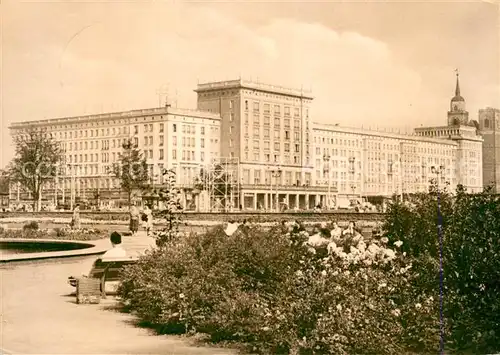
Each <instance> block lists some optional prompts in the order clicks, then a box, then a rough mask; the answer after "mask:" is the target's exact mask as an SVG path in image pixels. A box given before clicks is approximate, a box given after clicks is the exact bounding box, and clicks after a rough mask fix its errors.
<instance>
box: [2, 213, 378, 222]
mask: <svg viewBox="0 0 500 355" xmlns="http://www.w3.org/2000/svg"><path fill="white" fill-rule="evenodd" d="M71 216H72V212H1V213H0V223H2V219H7V218H16V219H21V218H22V219H25V220H26V221H27V222H28V221H30V220H36V219H39V218H58V219H59V218H69V219H70V218H71ZM179 216H180V217H181V219H182V220H183V221H186V222H189V221H212V222H229V221H232V220H234V221H239V222H242V221H243V220H245V219H246V220H247V221H249V222H260V223H265V222H276V221H283V220H284V221H293V220H297V221H300V222H323V221H332V220H336V221H339V222H347V221H356V222H358V221H364V222H378V221H382V220H383V218H384V214H383V213H378V212H369V213H355V212H286V213H285V212H284V213H277V212H228V213H215V212H184V213H180V214H179ZM128 218H129V215H128V213H126V212H90V211H89V212H86V211H83V212H80V219H82V220H84V219H90V220H96V221H97V220H99V221H110V222H112V221H128ZM156 218H160V219H161V216H156V214H155V219H156Z"/></svg>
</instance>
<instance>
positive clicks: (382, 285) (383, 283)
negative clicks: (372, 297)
mask: <svg viewBox="0 0 500 355" xmlns="http://www.w3.org/2000/svg"><path fill="white" fill-rule="evenodd" d="M386 286H387V284H386V283H385V282H382V283H380V284H379V285H378V288H384V287H386Z"/></svg>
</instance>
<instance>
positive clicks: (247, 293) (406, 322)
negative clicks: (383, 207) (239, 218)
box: [120, 223, 439, 354]
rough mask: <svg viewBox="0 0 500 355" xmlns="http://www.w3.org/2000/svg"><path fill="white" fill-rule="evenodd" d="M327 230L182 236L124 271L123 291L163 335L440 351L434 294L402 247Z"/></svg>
mask: <svg viewBox="0 0 500 355" xmlns="http://www.w3.org/2000/svg"><path fill="white" fill-rule="evenodd" d="M324 227H325V228H324V229H325V230H324V231H323V236H322V237H321V238H323V239H324V242H323V243H311V238H312V236H311V235H310V234H309V233H308V232H307V231H306V230H305V229H304V228H303V227H301V226H300V225H298V224H295V223H288V224H286V225H280V226H276V227H274V228H273V229H271V230H263V229H261V228H259V227H256V226H253V225H251V226H240V228H239V229H238V230H237V232H236V233H235V234H233V235H232V236H231V237H228V236H227V235H225V234H224V232H223V228H222V227H220V226H219V227H216V228H214V229H212V230H211V231H210V232H208V233H206V234H202V235H195V234H192V235H189V236H186V237H185V238H176V239H174V240H171V242H167V244H165V246H164V247H162V248H159V249H156V250H154V251H152V252H150V253H149V254H148V255H146V256H144V257H143V258H141V259H140V260H139V262H138V263H137V264H135V265H131V266H129V267H127V268H126V270H125V272H124V273H123V280H122V281H123V282H122V286H121V288H120V294H121V296H122V298H123V300H124V301H125V303H126V304H127V305H128V307H129V308H130V309H131V310H132V311H134V312H135V313H136V314H137V315H138V316H139V317H140V319H141V320H142V321H144V322H146V323H149V324H151V325H154V326H155V327H156V328H157V329H159V330H160V332H165V333H172V332H173V333H194V332H202V333H206V334H208V335H209V336H210V339H211V340H212V341H214V342H219V341H237V342H240V343H245V344H247V345H248V346H249V347H250V349H251V350H252V351H254V352H260V353H281V354H287V353H291V354H325V353H331V354H353V353H356V354H374V353H377V354H401V353H404V351H418V352H435V351H436V349H437V346H438V344H439V333H438V324H437V317H436V314H437V308H436V307H437V299H436V298H435V297H432V296H431V295H429V294H427V293H425V292H420V291H418V290H417V289H414V288H412V287H411V284H412V282H413V280H415V279H417V278H418V274H417V273H416V272H415V270H414V269H413V267H412V260H411V258H409V257H408V256H405V255H403V253H402V252H401V251H400V248H401V247H402V245H401V243H400V242H398V243H397V245H398V246H399V247H389V246H388V245H387V243H388V240H387V241H385V240H384V241H385V242H386V244H384V243H383V242H378V241H370V240H364V238H359V237H358V238H340V239H337V242H334V241H332V238H331V237H329V238H327V237H326V236H327V233H326V230H327V229H328V227H327V226H324ZM340 241H342V243H343V244H341V243H340ZM312 244H314V245H312Z"/></svg>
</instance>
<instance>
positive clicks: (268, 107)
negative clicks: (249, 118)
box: [264, 104, 271, 114]
mask: <svg viewBox="0 0 500 355" xmlns="http://www.w3.org/2000/svg"><path fill="white" fill-rule="evenodd" d="M270 111H271V106H270V105H269V104H264V113H266V114H269V112H270Z"/></svg>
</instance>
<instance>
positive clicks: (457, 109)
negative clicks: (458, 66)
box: [448, 70, 469, 126]
mask: <svg viewBox="0 0 500 355" xmlns="http://www.w3.org/2000/svg"><path fill="white" fill-rule="evenodd" d="M468 123H469V112H467V111H466V110H465V99H464V98H463V97H462V96H461V95H460V83H459V80H458V70H457V84H456V87H455V96H454V97H453V98H452V99H451V102H450V111H448V126H466V125H468Z"/></svg>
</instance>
